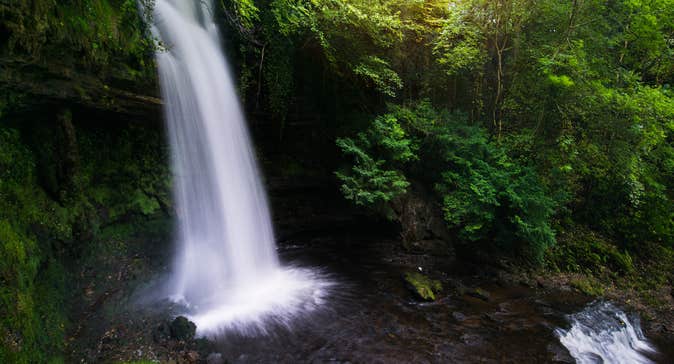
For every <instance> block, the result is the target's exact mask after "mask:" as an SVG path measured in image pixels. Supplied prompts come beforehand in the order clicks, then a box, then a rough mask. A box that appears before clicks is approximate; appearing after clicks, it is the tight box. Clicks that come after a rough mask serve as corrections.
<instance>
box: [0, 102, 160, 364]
mask: <svg viewBox="0 0 674 364" xmlns="http://www.w3.org/2000/svg"><path fill="white" fill-rule="evenodd" d="M64 117H70V113H69V112H65V113H64ZM65 120H67V121H65V122H70V121H69V119H65ZM75 131H76V133H77V134H76V146H75V147H74V148H73V149H70V150H64V149H63V145H64V144H67V142H66V141H65V140H64V138H67V136H66V134H67V133H64V132H63V131H62V130H59V129H58V126H57V125H53V124H52V125H50V124H42V123H36V124H34V125H30V127H24V129H23V132H22V131H21V129H18V128H16V127H10V126H8V125H3V124H0V196H1V197H2V198H0V243H2V245H1V246H0V262H1V264H0V274H1V279H2V286H1V288H0V289H1V290H0V300H1V301H2V304H0V313H1V315H0V317H2V321H0V332H2V335H3V338H4V339H3V340H4V341H3V344H2V346H0V361H2V362H5V363H26V362H48V361H50V360H52V359H56V358H58V357H59V356H60V355H61V350H62V348H63V343H64V333H65V328H66V325H67V320H66V318H65V311H64V310H63V305H64V302H65V301H64V300H65V299H66V277H67V276H68V271H67V270H66V269H64V263H63V262H64V261H65V262H67V261H76V259H78V258H79V257H81V256H87V255H88V254H90V253H91V252H93V251H95V250H96V249H97V247H96V245H95V242H96V239H97V236H98V235H99V233H100V232H103V230H102V228H103V227H105V226H110V225H112V224H116V223H127V222H129V221H134V220H137V219H143V220H146V219H147V218H148V217H149V216H152V215H153V214H156V213H158V212H159V213H161V209H160V208H161V207H164V208H165V209H166V208H167V205H168V204H169V197H168V196H169V188H168V187H169V178H168V167H167V165H166V160H165V156H164V153H163V148H162V143H163V138H162V137H161V135H160V134H158V133H157V132H156V131H149V130H146V129H143V128H139V127H133V126H128V127H124V128H122V127H121V126H120V128H119V129H117V130H91V129H87V128H77V129H76V130H75ZM73 154H74V155H73ZM72 161H74V162H75V163H74V164H72V163H71V162H72ZM64 172H65V173H64Z"/></svg>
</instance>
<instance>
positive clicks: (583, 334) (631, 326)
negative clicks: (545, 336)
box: [555, 302, 656, 364]
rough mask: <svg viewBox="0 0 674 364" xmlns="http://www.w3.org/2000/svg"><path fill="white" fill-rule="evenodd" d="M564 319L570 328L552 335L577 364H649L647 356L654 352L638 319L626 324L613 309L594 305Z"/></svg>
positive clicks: (618, 310)
mask: <svg viewBox="0 0 674 364" xmlns="http://www.w3.org/2000/svg"><path fill="white" fill-rule="evenodd" d="M568 319H569V321H570V323H571V328H570V329H568V330H564V329H560V328H558V329H556V330H555V334H556V335H557V337H558V338H559V340H560V342H561V343H562V345H564V346H565V347H566V348H567V349H568V350H569V353H570V354H571V356H573V358H574V359H576V361H577V362H578V363H579V364H595V363H607V364H609V363H633V364H648V363H653V361H652V360H651V359H649V358H648V356H647V355H648V354H651V355H652V354H655V353H656V349H655V347H654V346H653V345H652V344H651V343H650V342H648V340H647V339H646V338H645V337H644V334H643V332H642V331H641V326H640V324H639V321H638V319H637V318H634V319H632V320H630V319H629V318H628V317H627V315H626V314H625V312H623V311H622V310H620V309H619V308H617V307H616V306H615V305H613V304H611V303H609V302H595V303H593V304H590V305H589V306H588V307H586V308H585V309H584V310H583V311H581V312H578V313H575V314H573V315H569V316H568Z"/></svg>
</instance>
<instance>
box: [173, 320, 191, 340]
mask: <svg viewBox="0 0 674 364" xmlns="http://www.w3.org/2000/svg"><path fill="white" fill-rule="evenodd" d="M196 331H197V325H195V324H194V322H192V321H190V320H188V319H187V317H185V316H178V317H176V318H175V320H173V322H171V336H172V337H173V338H174V339H176V340H185V341H188V340H192V339H194V335H195V334H196Z"/></svg>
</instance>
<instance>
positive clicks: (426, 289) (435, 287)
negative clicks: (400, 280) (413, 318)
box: [405, 272, 442, 301]
mask: <svg viewBox="0 0 674 364" xmlns="http://www.w3.org/2000/svg"><path fill="white" fill-rule="evenodd" d="M405 282H407V285H408V286H409V288H410V290H411V291H412V292H413V293H414V294H415V295H417V296H418V297H419V298H421V299H424V300H427V301H434V300H435V295H436V293H438V292H440V291H442V284H441V283H440V281H436V280H433V279H430V278H428V277H427V276H425V275H423V274H421V273H419V272H408V273H405Z"/></svg>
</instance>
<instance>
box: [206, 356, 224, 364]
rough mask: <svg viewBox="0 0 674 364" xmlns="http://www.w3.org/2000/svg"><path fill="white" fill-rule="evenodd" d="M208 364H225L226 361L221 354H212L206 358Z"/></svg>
mask: <svg viewBox="0 0 674 364" xmlns="http://www.w3.org/2000/svg"><path fill="white" fill-rule="evenodd" d="M206 364H225V359H223V358H222V354H220V353H210V354H208V356H207V357H206Z"/></svg>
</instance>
